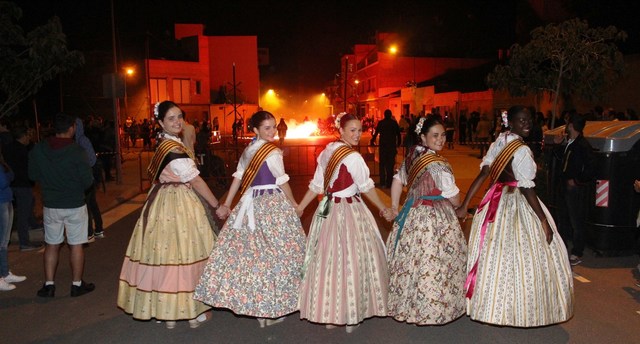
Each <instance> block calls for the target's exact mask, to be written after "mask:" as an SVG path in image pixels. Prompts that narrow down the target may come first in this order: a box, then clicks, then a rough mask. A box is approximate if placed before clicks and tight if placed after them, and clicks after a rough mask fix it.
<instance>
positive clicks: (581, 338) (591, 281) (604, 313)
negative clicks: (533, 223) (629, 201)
mask: <svg viewBox="0 0 640 344" xmlns="http://www.w3.org/2000/svg"><path fill="white" fill-rule="evenodd" d="M363 141H364V139H363ZM296 143H297V142H296ZM285 148H286V145H285ZM477 152H478V150H477V149H474V150H472V149H471V148H470V147H469V146H460V145H456V147H455V149H454V150H445V151H444V152H443V155H444V156H445V157H446V158H447V159H448V160H449V161H450V162H451V164H452V167H453V169H454V171H456V175H457V176H456V177H457V180H456V182H457V183H458V186H459V187H460V189H462V190H466V189H467V188H468V185H469V184H470V183H471V180H472V179H473V177H474V175H475V169H476V168H477V166H478V164H479V161H480V160H479V159H477V157H476V154H477ZM128 156H131V159H132V160H131V161H132V162H133V164H131V163H129V161H127V162H126V163H125V164H124V166H125V172H126V173H128V174H131V175H136V174H137V172H138V171H137V168H138V167H137V165H136V160H135V157H136V154H130V155H128ZM293 165H295V164H293ZM468 166H472V167H471V168H467V167H468ZM458 171H460V173H457V172H458ZM295 172H296V171H295V170H292V171H291V173H292V174H295ZM310 178H311V177H310V176H300V177H293V178H292V183H291V185H292V189H293V191H294V194H295V197H296V198H297V199H300V198H301V197H302V195H303V194H304V192H305V191H306V187H307V183H308V180H309V179H310ZM374 178H375V177H374ZM125 182H127V181H125ZM136 182H137V178H132V179H131V181H130V182H128V183H130V185H129V188H131V189H136V188H137V185H136ZM110 185H111V184H110ZM110 185H107V190H108V192H107V194H105V195H104V196H103V198H104V202H105V204H107V203H108V202H107V197H112V198H113V199H115V198H116V197H117V196H118V195H117V194H116V191H111V190H112V189H114V187H110ZM379 193H380V194H381V195H382V198H383V200H384V201H385V202H388V199H389V198H388V195H387V194H388V189H382V190H379ZM144 198H145V194H144V193H143V194H139V195H138V196H136V197H134V198H133V199H130V200H128V201H127V202H126V203H124V204H121V205H119V206H117V207H115V208H113V209H111V210H110V211H108V212H106V213H105V214H104V215H103V217H104V221H105V226H107V227H106V229H105V233H106V238H104V239H98V240H97V241H96V242H95V243H92V244H89V246H88V247H87V249H86V255H87V257H86V260H87V261H86V268H85V279H86V280H87V281H91V282H94V283H96V290H95V291H94V292H93V293H91V294H89V295H86V296H83V297H78V298H70V297H69V292H68V290H67V289H66V288H64V286H66V284H67V283H66V282H67V281H69V280H70V275H69V274H70V271H69V267H68V265H67V264H65V263H64V261H65V259H66V256H67V254H68V250H67V249H66V248H63V249H62V258H61V263H60V267H59V271H58V275H57V277H56V279H57V281H58V282H59V283H60V286H61V287H60V288H59V292H58V293H57V294H56V297H55V298H53V299H42V298H38V297H36V290H37V289H38V288H39V287H40V286H41V284H42V252H36V253H34V252H20V251H19V250H18V249H17V247H16V246H15V245H11V246H10V250H9V259H10V265H11V267H12V270H13V271H15V272H19V273H20V274H24V275H26V276H28V279H27V280H26V281H25V282H22V283H20V284H18V288H17V289H15V290H13V291H11V292H3V293H0V321H2V322H3V323H5V324H7V326H5V332H4V334H3V338H4V339H3V341H4V342H6V343H82V342H86V341H90V342H95V343H178V342H180V343H185V342H189V343H363V344H364V343H632V342H635V341H636V339H637V336H638V331H637V328H638V327H637V324H638V317H640V287H639V286H638V285H637V284H636V283H639V281H640V276H639V275H638V271H637V269H636V265H637V264H638V262H639V261H638V257H637V255H628V256H621V257H597V256H595V254H594V253H593V252H592V251H591V250H587V251H586V253H585V257H584V262H583V263H582V264H581V265H578V266H576V267H574V268H573V271H574V283H575V305H576V306H575V314H574V316H573V318H572V319H571V320H569V321H568V322H566V323H563V324H558V325H553V326H547V327H542V328H531V329H518V328H509V327H498V326H491V325H486V324H482V323H478V322H474V321H471V320H470V319H469V318H468V317H466V316H463V317H462V318H460V319H458V320H456V321H454V322H453V323H451V324H448V325H444V326H419V327H416V326H413V325H407V324H403V323H399V322H396V321H394V320H393V319H391V318H374V319H369V320H366V321H364V323H363V324H362V325H361V326H360V327H359V328H358V329H357V330H356V331H355V332H354V333H351V334H347V333H345V331H344V329H343V328H336V329H332V330H327V329H325V328H324V326H322V325H314V324H311V323H309V322H307V321H301V320H300V319H299V314H298V313H293V314H291V315H289V316H287V319H286V320H285V321H284V322H283V323H281V324H277V325H274V326H270V327H267V328H263V329H261V328H259V326H258V323H257V322H256V321H255V319H253V318H248V317H236V316H234V315H233V314H232V313H231V312H229V311H226V310H222V309H217V310H215V311H214V316H213V319H212V320H211V321H209V322H207V323H205V324H203V325H202V326H201V327H199V328H197V329H190V328H189V326H188V325H187V324H186V322H180V323H179V324H178V326H177V327H176V329H174V330H168V329H166V328H165V327H164V324H157V323H155V321H137V320H133V319H132V318H131V316H129V315H127V314H125V313H124V312H122V310H120V309H118V308H117V307H116V294H117V286H118V284H117V281H118V275H119V273H120V268H121V265H122V258H123V256H124V251H125V248H126V246H127V243H128V240H129V237H130V235H131V231H132V229H133V227H134V225H135V222H136V220H137V219H138V217H139V215H140V208H141V206H142V203H143V202H144ZM113 199H111V200H110V201H113ZM478 201H479V200H478ZM312 209H315V204H313V203H312V204H311V205H310V206H309V208H308V210H307V211H306V212H305V214H304V215H303V218H302V219H303V226H304V228H305V229H308V226H309V223H310V220H311V216H312V215H311V213H312ZM377 220H378V221H377V222H378V224H379V225H380V226H381V231H382V235H383V238H385V239H386V237H387V236H388V234H389V229H390V228H391V227H390V225H389V224H388V223H387V222H386V221H384V220H383V219H380V218H378V219H377ZM32 233H36V232H33V231H32ZM40 233H41V232H40ZM40 235H41V234H40ZM34 236H35V235H34Z"/></svg>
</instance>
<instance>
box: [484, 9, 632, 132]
mask: <svg viewBox="0 0 640 344" xmlns="http://www.w3.org/2000/svg"><path fill="white" fill-rule="evenodd" d="M626 37H627V34H626V33H625V32H624V31H621V30H618V29H617V28H616V27H615V26H609V27H607V28H590V27H589V24H588V23H587V21H585V20H580V19H570V20H567V21H565V22H562V23H559V24H549V25H547V26H544V27H538V28H536V29H534V30H533V31H531V41H530V42H529V43H527V44H526V45H524V46H520V45H518V44H515V45H513V46H512V47H511V50H510V53H511V56H510V58H509V61H508V64H506V65H498V66H496V67H495V69H494V71H493V72H492V73H490V74H489V75H488V76H487V84H488V85H489V87H493V88H496V89H504V90H508V91H509V94H510V95H512V96H523V95H525V94H527V93H530V92H533V93H541V92H544V91H548V92H551V94H553V113H554V114H553V118H552V120H551V127H552V128H553V127H554V126H555V117H556V113H557V106H558V96H563V97H565V98H569V97H571V96H574V95H575V96H578V97H582V98H584V99H589V100H595V99H600V98H601V97H602V95H603V91H605V90H607V89H608V88H609V87H610V86H611V85H612V84H613V83H614V82H615V81H616V80H617V79H618V78H619V77H620V76H621V75H622V73H623V71H624V60H623V56H622V53H621V52H620V51H619V50H618V46H617V45H616V42H618V41H624V40H625V39H626Z"/></svg>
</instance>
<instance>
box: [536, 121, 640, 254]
mask: <svg viewBox="0 0 640 344" xmlns="http://www.w3.org/2000/svg"><path fill="white" fill-rule="evenodd" d="M563 132H564V126H563V127H559V128H556V129H554V130H550V131H549V132H547V133H545V143H552V142H553V138H554V137H555V136H557V135H562V133H563ZM583 133H584V136H585V138H586V139H587V141H589V143H590V144H591V146H592V147H593V148H594V161H593V166H594V169H595V171H594V172H595V183H594V185H593V187H592V192H591V193H592V194H591V195H590V196H589V199H588V200H587V201H588V202H589V206H588V208H587V219H586V221H585V222H586V224H587V231H586V235H587V237H586V240H587V245H588V246H589V247H591V248H592V249H593V250H594V251H596V253H599V254H602V255H621V254H630V253H634V252H636V250H637V249H638V227H637V224H636V219H637V216H638V209H639V208H640V194H637V193H635V191H634V190H633V182H634V180H636V179H640V121H587V124H586V126H585V128H584V130H583ZM556 173H557V168H556ZM552 174H553V173H552Z"/></svg>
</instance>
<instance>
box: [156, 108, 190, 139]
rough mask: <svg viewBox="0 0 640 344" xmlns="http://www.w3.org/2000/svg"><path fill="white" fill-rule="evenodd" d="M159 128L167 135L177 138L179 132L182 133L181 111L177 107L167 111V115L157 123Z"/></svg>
mask: <svg viewBox="0 0 640 344" xmlns="http://www.w3.org/2000/svg"><path fill="white" fill-rule="evenodd" d="M158 123H160V126H161V127H162V129H163V130H164V131H166V132H167V133H169V134H171V135H174V136H178V135H180V132H182V125H183V124H184V115H183V114H182V110H180V109H179V108H178V107H175V106H174V107H172V108H170V109H169V110H168V111H167V114H166V115H165V116H164V119H163V120H161V121H158Z"/></svg>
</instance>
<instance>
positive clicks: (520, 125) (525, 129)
mask: <svg viewBox="0 0 640 344" xmlns="http://www.w3.org/2000/svg"><path fill="white" fill-rule="evenodd" d="M531 124H532V121H531V114H529V111H520V112H518V113H517V114H516V115H515V116H513V118H512V119H511V120H510V121H509V126H510V127H511V132H512V133H514V134H517V135H520V136H521V137H527V136H529V133H530V131H531Z"/></svg>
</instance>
